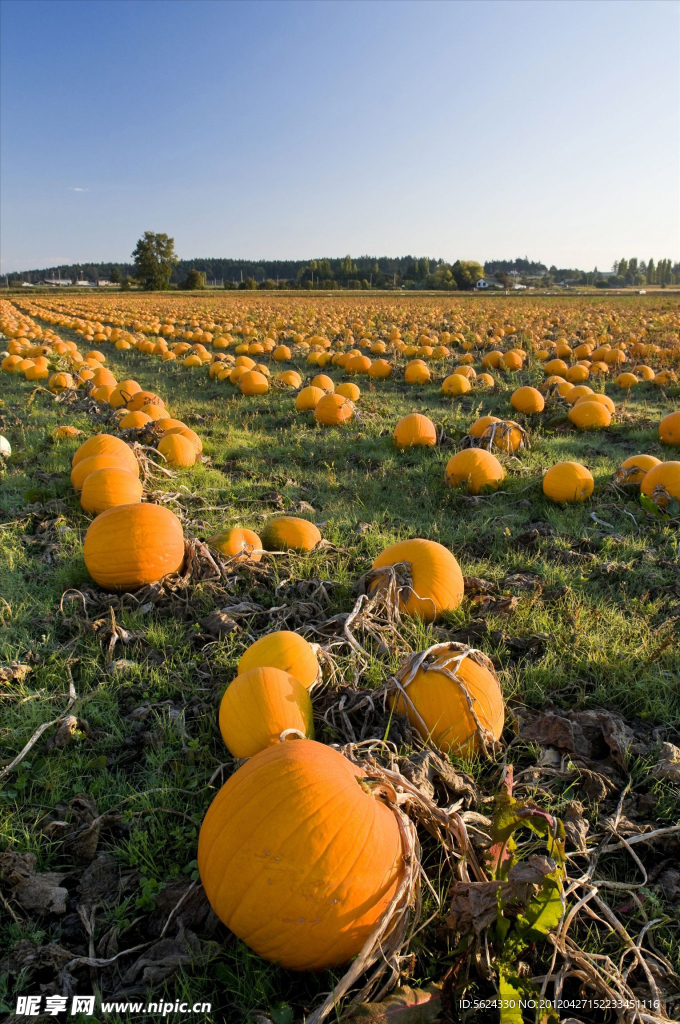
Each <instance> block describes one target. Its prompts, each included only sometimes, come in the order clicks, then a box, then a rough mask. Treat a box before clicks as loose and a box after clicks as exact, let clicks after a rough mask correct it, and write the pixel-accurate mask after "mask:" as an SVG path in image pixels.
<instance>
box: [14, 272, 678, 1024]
mask: <svg viewBox="0 0 680 1024" xmlns="http://www.w3.org/2000/svg"><path fill="white" fill-rule="evenodd" d="M0 349H2V354H1V356H0V358H1V364H0V365H1V368H2V371H3V372H2V374H0V389H1V390H0V435H2V440H1V441H0V581H1V582H0V644H1V649H0V1013H5V1014H7V1015H8V1019H12V1020H19V1019H23V1018H19V1017H15V1016H14V1010H15V1005H16V1001H17V996H18V995H20V994H23V993H29V992H31V993H32V992H34V993H40V994H41V995H43V996H71V995H73V994H74V993H78V994H83V993H92V994H94V995H96V997H97V999H98V1009H97V1010H96V1012H95V1015H94V1017H83V1020H93V1019H94V1020H98V1021H104V1022H105V1021H107V1020H121V1021H127V1020H135V1019H140V1018H139V1015H137V1016H135V1014H134V1013H132V1012H130V1011H129V1010H122V1009H120V1010H113V1009H110V1010H105V1009H104V1008H103V1004H104V1003H107V1002H108V1003H109V1004H110V1005H113V1004H115V1003H119V1004H122V1003H130V1002H137V1003H139V1005H140V1007H143V1006H145V1005H146V1004H149V1003H151V1002H160V1003H164V1002H165V1003H170V1004H172V1005H173V1006H174V1005H175V1004H177V1005H179V1004H180V1003H182V1002H185V1003H186V1004H188V1005H189V1006H195V1005H196V1004H199V1005H200V1004H202V1003H204V1002H205V1003H209V1004H210V1006H211V1009H210V1010H209V1011H202V1010H195V1011H193V1012H187V1014H186V1015H185V1016H182V1014H181V1013H180V1012H175V1013H174V1018H173V1014H172V1013H170V1015H169V1016H170V1018H171V1019H175V1020H184V1019H186V1020H192V1021H196V1022H198V1021H220V1022H227V1024H302V1022H303V1021H305V1022H309V1024H320V1022H321V1021H322V1020H327V1021H337V1020H340V1019H342V1020H348V1021H357V1022H358V1021H369V1020H370V1021H373V1022H374V1024H375V1022H379V1024H386V1022H387V1021H389V1022H390V1024H423V1022H429V1021H435V1020H441V1021H454V1020H466V1019H470V1020H471V1019H474V1020H475V1021H497V1020H499V1019H500V1020H502V1021H504V1022H507V1024H521V1021H522V1020H525V1021H527V1022H528V1021H539V1020H540V1021H541V1022H549V1024H553V1022H556V1021H557V1020H558V1019H560V1020H561V1019H567V1018H571V1019H577V1020H579V1021H588V1022H590V1021H593V1022H595V1021H597V1022H599V1021H602V1022H609V1021H616V1020H623V1021H627V1022H628V1021H629V1022H631V1024H632V1022H633V1021H644V1022H646V1024H656V1022H661V1021H666V1020H669V1019H675V1020H677V1019H679V1018H680V941H679V939H678V935H679V934H680V933H679V931H678V924H679V923H680V870H679V865H680V825H679V824H678V821H679V819H680V735H679V728H680V304H679V303H678V301H677V296H675V295H672V294H668V295H664V294H663V293H656V294H648V295H612V296H606V297H604V296H602V295H592V296H577V295H564V296H558V295H540V296H539V295H536V296H529V295H520V296H499V295H493V296H485V295H474V294H470V295H462V296H459V297H455V296H454V297H450V296H449V295H448V294H444V295H442V294H439V295H437V294H431V293H430V294H428V293H421V294H418V295H414V294H413V293H410V294H395V293H391V294H389V293H386V294H380V293H377V294H369V295H367V294H366V293H363V294H358V295H351V294H347V293H345V294H340V293H336V294H335V295H332V296H331V295H324V294H321V293H319V294H316V295H304V294H301V293H297V294H291V293H277V294H275V295H272V294H271V293H266V292H256V293H244V292H242V291H234V292H219V293H218V292H205V293H204V294H191V293H187V292H184V293H179V292H175V293H153V294H138V293H136V292H132V293H129V292H120V293H109V294H103V295H102V294H101V293H98V294H78V293H76V294H71V295H64V294H62V293H56V292H54V293H34V294H32V295H30V296H28V297H27V296H26V295H25V294H21V293H20V294H15V293H11V294H8V297H7V298H5V299H2V300H0ZM499 999H500V1000H504V1001H505V1002H504V1003H503V1004H502V1005H501V1006H500V1008H498V1007H497V1006H496V1005H495V1003H494V1001H495V1000H499ZM480 1000H481V1001H488V1006H486V1007H485V1008H480V1004H479V1002H475V1001H480ZM513 1000H514V1001H515V1002H514V1003H513ZM518 1000H524V1001H527V1003H528V1004H530V1003H531V1001H532V1000H533V1001H534V1003H535V1005H534V1008H531V1007H530V1008H528V1009H524V1010H520V1009H519V1006H518V1003H517V1001H518ZM541 1001H544V1004H543V1005H542V1008H539V1009H537V1008H536V1007H537V1006H538V1007H541ZM509 1006H510V1008H508V1007H509ZM33 1019H38V1018H37V1017H36V1018H33ZM40 1019H41V1020H47V1019H52V1018H50V1017H49V1016H45V1015H43V1016H42V1017H41V1018H40ZM69 1019H71V1018H70V1017H69Z"/></svg>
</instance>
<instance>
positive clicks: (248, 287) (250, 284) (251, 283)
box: [239, 277, 257, 292]
mask: <svg viewBox="0 0 680 1024" xmlns="http://www.w3.org/2000/svg"><path fill="white" fill-rule="evenodd" d="M256 288H257V281H256V280H255V278H254V277H247V278H246V279H245V281H241V283H240V284H239V289H241V290H243V291H249V292H251V291H254V290H255V289H256Z"/></svg>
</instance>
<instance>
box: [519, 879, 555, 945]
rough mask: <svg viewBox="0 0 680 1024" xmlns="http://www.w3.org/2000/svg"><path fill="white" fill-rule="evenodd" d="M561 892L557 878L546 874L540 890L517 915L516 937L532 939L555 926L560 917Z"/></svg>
mask: <svg viewBox="0 0 680 1024" xmlns="http://www.w3.org/2000/svg"><path fill="white" fill-rule="evenodd" d="M561 892H562V887H561V885H560V883H559V880H558V879H557V878H554V877H550V876H548V877H547V878H546V880H545V883H544V885H543V888H542V889H541V891H540V892H539V893H538V894H537V895H536V896H534V897H533V899H531V900H530V901H529V906H528V907H527V909H526V913H524V914H519V915H518V917H517V921H516V924H515V932H516V934H517V936H518V937H521V938H523V939H528V940H530V941H534V940H535V939H540V938H543V937H544V936H546V935H547V934H548V932H550V931H554V929H555V928H557V926H558V924H559V923H560V918H561V917H562V906H563V904H562V898H561Z"/></svg>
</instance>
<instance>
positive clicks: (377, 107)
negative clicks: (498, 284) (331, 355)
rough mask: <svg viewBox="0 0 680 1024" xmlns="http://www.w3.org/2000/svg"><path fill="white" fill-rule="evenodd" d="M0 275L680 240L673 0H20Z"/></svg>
mask: <svg viewBox="0 0 680 1024" xmlns="http://www.w3.org/2000/svg"><path fill="white" fill-rule="evenodd" d="M0 15H1V18H2V25H1V28H2V31H1V45H2V58H3V61H2V64H3V71H2V92H1V101H2V111H1V114H2V119H1V121H0V125H1V132H2V139H1V141H2V179H1V184H2V222H1V223H2V236H1V258H2V270H3V271H8V270H15V269H28V268H32V267H41V266H48V265H54V264H59V263H71V262H89V261H95V260H121V261H122V260H127V259H129V257H130V253H131V252H132V249H133V247H134V244H135V241H136V239H137V238H138V237H139V236H140V234H141V233H142V232H143V231H144V230H153V231H167V232H168V233H169V234H171V235H173V236H174V237H175V239H176V246H177V251H178V253H179V254H180V256H183V257H186V258H191V257H198V256H230V257H235V258H254V259H258V258H269V259H276V258H281V259H285V258H291V259H301V258H305V257H315V256H342V255H344V254H346V253H351V254H352V255H353V256H358V255H361V254H365V253H369V254H373V255H403V254H406V253H412V254H414V255H421V254H422V255H425V254H427V255H430V256H437V257H441V258H443V259H447V260H454V259H456V258H461V259H478V260H480V261H483V260H484V259H492V258H514V257H515V256H524V255H528V256H529V257H530V258H533V259H540V260H542V261H543V262H546V263H548V264H553V263H554V264H556V265H558V266H579V267H584V268H586V269H589V268H592V267H593V266H595V265H597V266H598V267H600V268H601V269H603V268H608V267H609V266H610V265H611V263H612V262H613V260H614V259H617V258H620V257H622V256H627V257H628V256H637V257H639V258H640V259H648V258H649V257H653V258H654V259H659V258H665V257H671V258H673V259H676V258H678V256H679V255H680V202H679V194H680V187H679V185H680V119H679V114H680V101H679V94H678V83H679V71H680V32H679V30H680V5H679V4H678V3H677V2H675V0H640V2H638V0H623V2H621V0H603V2H600V0H566V2H562V0H528V2H525V0H489V2H487V0H472V2H467V0H459V2H455V0H432V2H431V0H416V2H411V0H397V2H394V0H369V2H364V0H337V2H336V0H325V2H320V3H318V2H315V0H302V2H298V0H275V2H271V3H270V2H268V0H251V2H245V3H241V2H238V0H235V2H226V0H170V2H166V0H123V2H119V0H89V2H87V0H77V2H71V0H47V2H43V0H2V3H1V4H0Z"/></svg>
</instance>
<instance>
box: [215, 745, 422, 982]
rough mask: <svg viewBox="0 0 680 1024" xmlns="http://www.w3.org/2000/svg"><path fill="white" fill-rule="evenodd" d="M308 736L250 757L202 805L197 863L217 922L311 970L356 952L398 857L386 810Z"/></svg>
mask: <svg viewBox="0 0 680 1024" xmlns="http://www.w3.org/2000/svg"><path fill="white" fill-rule="evenodd" d="M362 775H363V772H362V771H361V769H359V768H356V767H355V766H354V765H353V764H352V763H351V762H350V761H348V760H347V758H345V757H343V755H342V754H340V753H338V752H337V751H336V750H332V749H331V748H330V747H327V746H325V745H323V744H321V743H316V742H315V741H314V740H290V741H289V742H286V743H280V744H277V745H276V746H272V747H268V748H267V749H266V750H263V751H262V752H261V753H259V754H255V756H254V757H252V758H251V759H250V760H249V761H248V762H247V763H246V764H245V765H243V766H242V767H241V768H239V769H238V771H236V772H235V773H234V774H233V775H232V776H231V778H230V779H229V780H228V781H227V782H226V783H225V784H224V786H223V787H222V789H221V790H220V791H219V793H218V794H217V796H216V797H215V800H214V801H213V803H212V804H211V806H210V807H209V809H208V813H207V814H206V817H205V820H204V822H203V825H202V827H201V833H200V836H199V843H198V870H199V873H200V876H201V881H202V882H203V887H204V889H205V892H206V895H207V897H208V900H209V901H210V904H211V906H212V908H213V910H214V911H215V913H216V914H217V916H218V917H219V918H220V920H221V921H223V923H224V924H225V925H226V926H227V927H228V928H229V929H230V930H231V931H232V932H233V933H234V934H235V935H237V936H238V937H239V938H240V939H242V940H243V941H244V942H245V943H246V944H247V945H248V946H250V947H251V949H253V950H254V951H255V952H256V953H257V954H258V955H259V956H261V957H264V958H265V959H266V960H271V961H273V962H275V963H277V964H280V965H281V966H282V967H285V968H287V969H291V970H298V971H320V970H322V969H324V968H326V967H333V966H338V965H339V964H342V963H344V962H345V961H347V960H350V959H351V958H352V957H354V956H356V955H357V953H358V952H359V951H360V949H361V947H362V946H363V944H364V942H365V941H366V939H367V938H368V937H369V935H370V934H371V933H372V931H373V930H374V928H375V926H376V924H377V923H378V922H379V921H380V919H381V917H382V916H383V914H384V912H385V910H386V909H387V907H388V906H389V904H390V901H391V900H392V897H393V896H394V894H395V892H396V890H397V886H398V885H399V883H400V881H401V879H402V876H403V873H404V862H403V852H402V840H401V836H400V831H399V826H398V823H397V820H396V818H395V816H394V814H393V812H392V811H391V810H390V809H389V808H388V807H387V806H386V805H385V803H384V802H383V801H382V800H380V799H378V798H377V795H374V794H373V793H372V792H371V791H369V790H367V789H365V788H364V787H363V786H362V785H361V784H360V781H359V780H360V779H361V778H362Z"/></svg>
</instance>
